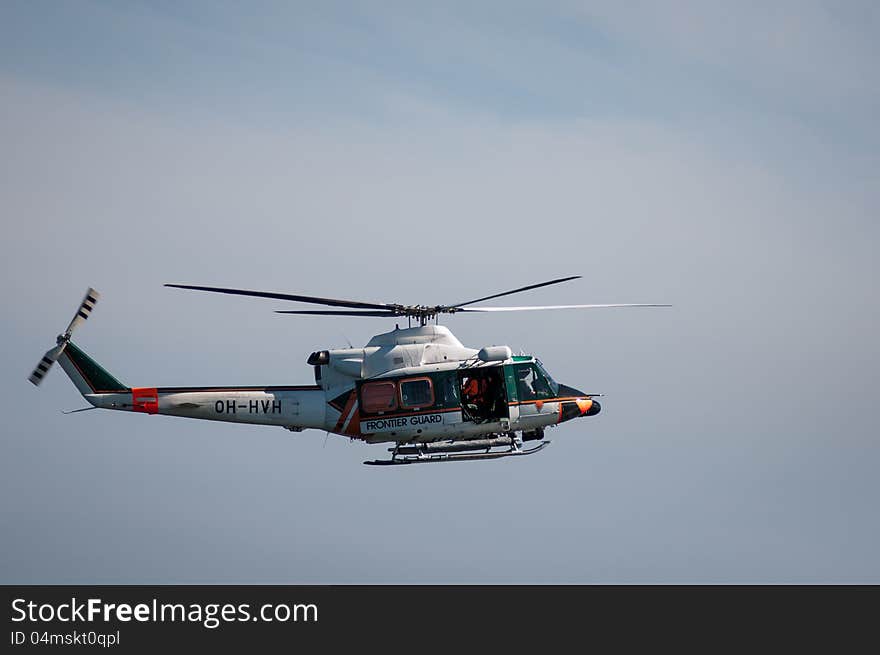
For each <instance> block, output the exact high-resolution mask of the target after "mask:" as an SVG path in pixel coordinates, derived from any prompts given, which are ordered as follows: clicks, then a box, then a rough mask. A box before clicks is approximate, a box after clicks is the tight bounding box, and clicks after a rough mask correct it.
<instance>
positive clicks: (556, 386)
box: [535, 359, 559, 396]
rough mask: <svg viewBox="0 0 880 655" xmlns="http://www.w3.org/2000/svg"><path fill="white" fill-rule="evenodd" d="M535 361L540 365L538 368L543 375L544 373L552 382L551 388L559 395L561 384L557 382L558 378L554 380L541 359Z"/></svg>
mask: <svg viewBox="0 0 880 655" xmlns="http://www.w3.org/2000/svg"><path fill="white" fill-rule="evenodd" d="M535 363H536V364H537V365H538V370H539V371H540V372H541V375H543V376H544V377H545V378H547V382H548V383H549V384H550V389H551V390H552V391H553V395H554V396H558V395H559V385H558V384H556V380H554V379H553V376H551V375H550V374H549V373H548V372H547V369H546V368H544V365H543V364H542V363H541V360H540V359H536V360H535Z"/></svg>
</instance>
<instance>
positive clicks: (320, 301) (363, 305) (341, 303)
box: [165, 284, 393, 310]
mask: <svg viewBox="0 0 880 655" xmlns="http://www.w3.org/2000/svg"><path fill="white" fill-rule="evenodd" d="M165 286H166V287H174V288H176V289H192V290H194V291H212V292H214V293H229V294H232V295H236V296H255V297H257V298H274V299H275V300H294V301H297V302H309V303H314V304H316V305H329V306H330V307H353V308H355V309H384V310H390V309H391V308H392V307H393V305H388V304H386V303H373V302H359V301H356V300H337V299H335V298H318V297H315V296H297V295H294V294H290V293H273V292H270V291H248V290H247V289H227V288H225V287H200V286H193V285H189V284H166V285H165Z"/></svg>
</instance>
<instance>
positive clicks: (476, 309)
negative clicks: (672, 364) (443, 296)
mask: <svg viewBox="0 0 880 655" xmlns="http://www.w3.org/2000/svg"><path fill="white" fill-rule="evenodd" d="M606 307H672V305H656V304H648V305H646V304H625V305H543V306H538V305H528V306H525V307H471V308H470V309H459V310H457V311H456V314H457V313H458V312H527V311H533V310H537V309H602V308H606Z"/></svg>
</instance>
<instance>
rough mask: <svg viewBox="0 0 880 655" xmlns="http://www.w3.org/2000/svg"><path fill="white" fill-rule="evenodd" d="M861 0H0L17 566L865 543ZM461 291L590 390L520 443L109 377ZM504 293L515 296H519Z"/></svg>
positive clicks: (784, 563)
mask: <svg viewBox="0 0 880 655" xmlns="http://www.w3.org/2000/svg"><path fill="white" fill-rule="evenodd" d="M878 44H880V11H878V8H877V6H876V5H875V4H874V3H867V2H866V3H860V2H845V3H822V2H775V3H757V2H742V3H729V2H728V3H715V2H672V3H649V2H638V3H627V5H626V6H625V7H620V6H618V3H604V4H601V3H581V2H558V3H544V2H535V3H525V2H514V3H510V2H504V3H501V2H480V3H455V2H452V3H394V2H389V3H358V2H353V3H335V2H327V3H318V4H315V3H288V2H279V3H256V4H253V5H248V7H246V8H245V7H242V6H241V4H240V3H233V2H210V3H208V2H189V3H178V2H128V3H118V2H98V1H83V2H77V3H50V2H15V1H12V2H4V3H3V4H2V6H0V145H2V151H3V153H4V156H3V157H2V158H0V207H2V212H0V216H2V221H3V225H2V227H3V239H2V241H0V266H2V267H3V271H4V279H6V280H7V291H8V295H9V296H10V298H9V302H8V303H7V309H6V311H5V312H4V318H3V321H2V322H0V357H2V360H0V362H2V371H3V374H2V376H0V384H2V386H0V392H2V394H3V397H4V399H5V405H4V406H5V410H4V417H3V427H2V429H0V435H2V439H0V531H2V542H3V548H2V555H0V582H4V583H70V584H76V583H116V584H124V583H145V584H149V583H319V584H326V583H343V584H345V583H502V584H506V583H712V582H729V583H774V582H783V583H785V582H817V583H851V582H874V583H876V582H880V557H878V555H877V553H878V552H880V520H878V513H877V508H876V499H877V498H878V495H880V478H878V476H877V470H878V466H880V440H878V430H877V427H876V416H875V411H874V405H875V398H876V395H877V392H878V378H877V371H878V364H880V346H878V341H877V337H876V335H877V334H878V332H880V330H878V327H880V307H878V295H877V290H876V282H877V280H878V272H880V271H878V264H877V257H876V247H877V243H878V237H880V228H878V225H877V221H876V215H877V209H878V207H880V184H878V183H877V180H878V177H880V165H878V164H880V129H878V118H877V117H878V116H880V89H878V86H877V84H876V68H877V63H878V60H880V45H878ZM568 275H582V276H583V278H582V279H580V280H576V281H573V282H569V283H566V284H564V285H558V286H555V287H549V288H546V289H541V290H536V291H532V292H528V293H526V294H522V295H521V296H517V297H516V303H513V302H512V301H511V302H506V303H501V304H542V305H550V304H569V303H671V304H673V305H674V307H672V308H671V309H653V310H645V309H633V310H622V309H621V310H618V309H614V310H594V311H569V312H555V313H551V312H527V313H523V314H522V315H511V314H499V315H478V316H471V315H461V316H453V317H449V318H448V319H446V320H445V321H444V324H446V325H447V326H448V327H450V329H452V330H453V332H454V333H455V334H456V335H457V336H458V337H459V339H461V340H462V341H463V342H464V343H465V344H467V345H469V346H472V347H475V348H479V347H481V346H484V345H490V344H507V345H510V346H511V347H512V348H513V349H514V351H519V350H523V351H524V352H528V353H534V354H536V355H538V356H539V357H540V358H541V359H542V361H543V362H544V364H545V365H546V367H547V368H548V369H549V370H550V372H551V373H552V374H553V376H554V377H555V378H556V379H557V380H558V381H561V382H564V383H566V384H569V385H572V386H575V387H577V388H580V389H585V390H587V391H589V392H595V393H603V394H605V398H603V400H602V405H603V411H602V413H601V414H600V415H598V416H596V417H592V418H588V419H583V420H579V421H574V422H569V423H566V424H564V425H562V426H560V427H558V428H556V429H555V430H553V431H551V432H549V433H548V436H549V437H550V439H551V440H552V445H551V446H550V447H549V448H547V449H545V450H544V451H543V452H542V453H540V454H539V455H535V456H532V457H528V458H523V459H508V460H498V461H490V462H467V463H455V464H447V465H442V466H410V467H399V468H393V469H386V468H384V467H381V468H374V467H365V466H363V465H362V464H361V462H362V461H364V460H366V459H375V458H377V457H380V456H382V455H383V454H384V452H385V451H384V447H383V446H380V445H374V446H367V445H365V444H361V443H352V442H349V441H348V440H347V439H345V438H342V437H338V436H334V435H330V436H329V437H326V435H325V434H324V433H322V432H318V431H306V432H303V433H300V434H292V433H289V432H286V431H284V430H279V429H277V428H270V427H259V426H250V427H249V426H243V425H224V424H220V423H213V422H197V421H186V420H183V419H175V418H170V417H158V416H146V415H136V416H133V415H130V414H128V413H123V412H105V411H94V412H84V413H78V414H72V415H62V414H61V410H70V409H77V408H79V407H82V406H84V401H83V400H82V398H80V397H79V396H78V394H77V392H76V390H75V388H74V387H73V385H72V384H71V383H70V381H69V380H68V379H67V378H66V377H65V376H64V375H63V373H62V371H61V370H60V368H57V367H56V370H53V371H52V372H51V374H50V375H49V377H48V378H47V379H46V381H45V382H44V383H43V385H42V386H41V387H40V388H39V389H35V388H34V387H32V386H31V385H30V384H29V383H28V382H27V379H26V378H27V376H28V374H29V373H30V371H31V369H32V368H33V366H34V365H35V364H36V362H37V361H38V360H39V358H40V356H41V355H42V353H43V352H45V350H47V349H48V348H49V347H50V346H52V345H53V344H54V337H55V335H56V334H58V333H59V332H60V331H61V330H63V329H64V327H65V326H66V325H67V322H68V321H69V320H70V317H71V315H72V313H73V311H74V310H75V308H76V306H77V303H78V302H79V300H80V299H81V297H82V294H83V292H84V291H85V289H86V287H88V286H93V287H95V288H96V289H98V290H99V291H100V292H101V293H102V294H103V295H102V298H101V301H100V302H99V303H98V306H97V308H96V309H95V312H94V313H93V314H92V317H91V319H90V320H89V321H88V323H87V324H86V325H84V326H83V327H82V328H81V330H80V331H79V332H78V333H77V335H76V337H75V338H76V341H77V343H78V344H79V345H80V346H81V347H82V348H83V349H84V350H85V351H86V352H88V353H89V354H90V355H92V356H93V357H94V358H95V359H96V360H97V361H99V362H100V363H101V364H102V365H104V366H105V368H107V369H108V370H109V371H110V372H111V373H113V374H114V375H116V376H117V377H118V378H120V379H121V380H122V381H123V382H125V383H127V384H129V385H131V386H163V385H166V386H170V385H200V384H206V385H208V384H218V385H227V384H228V385H235V384H242V385H253V384H302V383H311V381H312V378H311V375H312V374H311V370H310V367H308V366H307V365H306V363H305V360H306V357H307V356H308V354H309V353H310V352H311V351H313V350H319V349H323V348H333V347H342V346H344V345H345V344H346V343H347V342H348V341H350V342H352V343H355V344H360V343H365V342H366V341H367V340H368V339H369V338H370V337H371V336H372V335H374V334H377V333H379V332H383V331H385V330H388V329H391V328H392V327H393V325H392V324H390V323H389V322H388V321H387V320H384V319H378V318H375V319H374V318H371V319H355V318H345V319H329V318H313V317H292V316H281V315H276V314H273V313H272V311H273V310H275V309H283V308H289V307H283V306H279V304H278V303H276V302H273V301H267V300H263V299H248V298H234V297H226V296H218V297H211V296H210V295H208V294H197V293H187V292H184V291H180V290H174V289H167V288H164V287H163V286H162V285H163V284H164V283H166V282H177V283H184V284H187V283H188V284H206V285H216V286H234V287H240V288H253V289H265V290H272V291H282V292H290V293H303V294H308V295H318V296H331V297H344V298H353V299H359V300H366V301H376V302H400V303H407V304H414V303H424V304H438V303H449V302H461V301H462V300H464V299H469V298H473V297H479V296H482V295H488V294H491V293H493V292H498V291H502V290H506V289H509V288H514V287H518V286H523V285H526V284H530V283H534V282H539V281H543V280H548V279H552V278H556V277H563V276H568ZM505 300H507V299H505Z"/></svg>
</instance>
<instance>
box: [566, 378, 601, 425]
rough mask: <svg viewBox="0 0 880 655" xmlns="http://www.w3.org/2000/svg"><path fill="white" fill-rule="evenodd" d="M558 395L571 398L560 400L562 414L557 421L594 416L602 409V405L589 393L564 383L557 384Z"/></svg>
mask: <svg viewBox="0 0 880 655" xmlns="http://www.w3.org/2000/svg"><path fill="white" fill-rule="evenodd" d="M559 395H560V396H561V397H563V398H571V400H564V401H562V414H561V416H560V419H559V422H560V423H562V422H564V421H570V420H571V419H573V418H578V417H579V416H595V415H596V414H598V413H599V412H601V411H602V405H600V404H599V401H598V400H595V399H594V398H592V397H591V396H590V395H589V394H586V393H584V392H583V391H579V390H578V389H575V388H574V387H569V386H567V385H564V384H560V385H559Z"/></svg>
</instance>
